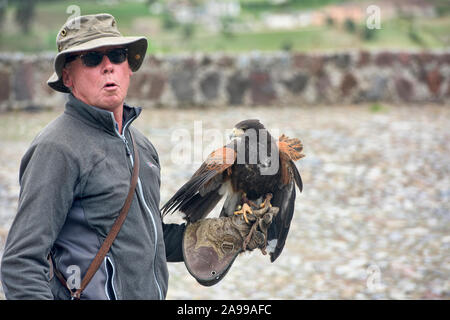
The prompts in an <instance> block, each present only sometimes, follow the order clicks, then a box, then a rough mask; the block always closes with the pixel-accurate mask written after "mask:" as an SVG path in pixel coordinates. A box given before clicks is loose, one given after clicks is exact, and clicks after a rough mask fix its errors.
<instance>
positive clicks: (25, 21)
mask: <svg viewBox="0 0 450 320" xmlns="http://www.w3.org/2000/svg"><path fill="white" fill-rule="evenodd" d="M12 2H13V3H16V6H17V7H16V17H15V18H16V22H17V23H18V24H19V26H20V28H21V29H22V31H23V32H24V33H29V32H30V28H31V25H32V23H33V19H34V16H35V6H36V2H37V1H36V0H14V1H12Z"/></svg>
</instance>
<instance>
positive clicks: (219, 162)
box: [161, 145, 236, 222]
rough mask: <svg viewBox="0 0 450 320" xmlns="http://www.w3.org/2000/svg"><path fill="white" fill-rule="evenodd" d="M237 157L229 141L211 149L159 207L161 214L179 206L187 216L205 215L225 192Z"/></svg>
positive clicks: (190, 219) (188, 217)
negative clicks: (205, 157)
mask: <svg viewBox="0 0 450 320" xmlns="http://www.w3.org/2000/svg"><path fill="white" fill-rule="evenodd" d="M235 161H236V151H235V150H234V148H233V147H232V146H231V145H227V146H224V147H222V148H219V149H217V150H215V151H214V152H212V153H211V154H210V155H209V156H208V158H207V159H206V160H205V162H203V163H202V165H201V166H200V168H199V169H198V170H197V171H196V172H195V173H194V174H193V175H192V177H191V178H190V179H189V181H187V182H186V183H185V184H184V185H183V186H182V187H181V188H180V189H179V190H178V191H177V192H176V193H175V194H174V195H173V197H172V198H170V199H169V201H167V203H166V204H165V205H164V206H163V207H162V208H161V212H162V214H163V215H165V214H167V213H170V212H174V211H176V210H180V211H181V212H183V213H184V214H185V215H186V217H185V218H186V220H188V221H190V222H194V221H197V220H199V219H202V218H204V217H206V216H207V215H208V213H209V212H210V211H211V210H212V209H213V208H214V207H215V206H216V205H217V203H218V202H219V200H220V199H221V198H222V197H223V195H224V194H225V192H226V190H225V189H226V188H225V185H224V184H225V182H226V181H227V180H228V179H229V176H230V175H231V166H232V165H233V164H234V162H235Z"/></svg>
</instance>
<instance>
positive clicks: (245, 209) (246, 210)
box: [234, 203, 253, 223]
mask: <svg viewBox="0 0 450 320" xmlns="http://www.w3.org/2000/svg"><path fill="white" fill-rule="evenodd" d="M252 213H253V211H252V208H250V206H249V205H248V204H247V203H244V204H243V205H242V208H241V210H238V211H235V212H234V214H242V215H243V216H244V220H245V222H246V223H249V222H248V218H247V214H252Z"/></svg>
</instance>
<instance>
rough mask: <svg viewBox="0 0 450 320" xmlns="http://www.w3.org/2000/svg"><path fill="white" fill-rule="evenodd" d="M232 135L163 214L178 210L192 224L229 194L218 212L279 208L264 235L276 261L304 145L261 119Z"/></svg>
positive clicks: (285, 232) (241, 126) (298, 181)
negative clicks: (274, 134)
mask: <svg viewBox="0 0 450 320" xmlns="http://www.w3.org/2000/svg"><path fill="white" fill-rule="evenodd" d="M230 138H231V140H230V142H229V143H228V144H226V145H225V146H223V147H221V148H219V149H217V150H215V151H214V152H212V153H211V154H210V155H209V156H208V158H207V159H206V160H205V161H204V162H203V163H202V165H201V166H200V168H199V169H198V170H197V171H196V172H195V173H194V174H193V175H192V177H191V178H190V179H189V180H188V181H187V182H186V183H185V184H184V185H183V186H182V187H181V188H180V189H179V190H178V191H177V192H176V193H175V194H174V195H173V196H172V198H170V199H169V200H168V201H167V203H166V204H165V205H164V206H163V207H162V208H161V212H162V214H163V215H166V214H168V213H172V212H175V211H177V210H179V211H181V212H182V213H184V214H185V216H184V218H185V220H186V221H187V222H188V223H192V222H195V221H197V220H200V219H203V218H205V217H206V216H207V215H208V214H209V213H210V212H211V210H212V209H213V208H214V207H215V206H216V205H217V203H218V202H219V201H220V200H221V199H222V197H224V196H226V199H225V202H224V205H223V208H222V210H221V213H220V216H221V217H222V216H231V215H234V214H242V215H243V217H244V219H245V220H246V221H247V222H248V220H247V215H249V214H252V208H262V207H265V206H275V207H278V208H279V212H278V214H277V215H276V216H275V218H274V221H273V222H272V224H271V225H270V227H269V230H268V233H267V237H266V242H267V244H268V246H267V250H268V252H269V253H270V260H271V262H274V261H275V260H276V259H277V258H278V256H279V255H280V254H281V252H282V250H283V248H284V245H285V242H286V238H287V235H288V232H289V227H290V224H291V220H292V216H293V214H294V205H295V196H296V192H295V191H296V190H295V184H296V185H297V187H298V188H299V190H300V192H301V191H302V189H303V183H302V179H301V176H300V173H299V172H298V170H297V167H296V166H295V164H294V161H297V160H299V159H300V158H302V157H304V155H303V154H302V153H301V151H302V150H303V145H302V143H301V142H300V140H298V139H295V138H294V139H289V138H288V137H286V136H285V135H284V134H283V135H281V136H280V137H279V139H278V140H275V139H274V138H273V137H272V136H271V135H270V133H269V132H268V130H267V129H266V128H265V127H264V125H263V124H262V123H261V122H260V121H259V120H257V119H249V120H244V121H241V122H239V123H238V124H236V125H235V127H234V128H233V130H232V134H231V135H230ZM263 253H265V251H263Z"/></svg>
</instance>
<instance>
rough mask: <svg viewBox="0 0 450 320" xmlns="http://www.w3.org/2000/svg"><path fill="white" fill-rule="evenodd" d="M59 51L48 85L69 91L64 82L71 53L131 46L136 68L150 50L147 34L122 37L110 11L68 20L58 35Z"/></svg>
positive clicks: (131, 60)
mask: <svg viewBox="0 0 450 320" xmlns="http://www.w3.org/2000/svg"><path fill="white" fill-rule="evenodd" d="M56 45H57V46H58V54H57V55H56V57H55V60H54V61H53V67H54V69H55V72H54V73H53V75H52V76H51V77H50V79H48V81H47V84H48V85H49V86H50V87H51V88H52V89H54V90H56V91H60V92H65V93H67V92H70V90H69V89H68V88H67V87H66V86H65V85H64V84H63V82H62V69H63V67H64V64H65V61H66V56H67V54H69V53H73V52H79V51H87V50H92V49H96V48H100V47H105V46H116V45H125V46H126V47H128V63H129V65H130V68H131V70H132V71H137V70H138V69H139V67H140V66H141V64H142V61H143V60H144V57H145V53H146V51H147V39H146V38H145V37H122V35H121V34H120V32H119V30H118V29H117V24H116V20H115V19H114V17H113V16H112V15H110V14H107V13H100V14H95V15H86V16H79V17H76V18H74V19H71V20H69V21H67V22H66V23H65V24H64V25H63V27H62V28H61V30H60V31H59V32H58V35H57V36H56Z"/></svg>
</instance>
